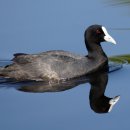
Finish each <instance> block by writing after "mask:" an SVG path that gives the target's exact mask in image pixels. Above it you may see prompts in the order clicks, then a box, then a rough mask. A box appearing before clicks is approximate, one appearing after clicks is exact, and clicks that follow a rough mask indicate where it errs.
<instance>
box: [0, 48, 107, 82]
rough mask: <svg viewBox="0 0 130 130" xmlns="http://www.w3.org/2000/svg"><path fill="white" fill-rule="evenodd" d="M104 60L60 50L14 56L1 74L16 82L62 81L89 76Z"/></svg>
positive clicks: (103, 58)
mask: <svg viewBox="0 0 130 130" xmlns="http://www.w3.org/2000/svg"><path fill="white" fill-rule="evenodd" d="M95 58H96V57H95ZM106 60H107V59H106V58H105V57H101V58H100V59H98V58H97V59H96V60H93V59H91V58H88V57H85V56H81V55H77V54H74V53H71V52H67V51H62V50H55V51H47V52H43V53H39V54H15V57H14V58H13V64H12V65H10V66H7V67H5V68H4V69H3V72H2V70H1V72H2V74H3V75H5V76H6V75H7V77H10V78H15V79H17V80H36V81H43V80H62V79H63V80H64V79H70V78H74V77H79V76H81V75H85V74H89V73H91V72H92V71H94V70H95V69H96V68H98V67H100V66H102V65H103V63H105V62H106ZM94 64H95V65H94ZM41 68H42V69H41Z"/></svg>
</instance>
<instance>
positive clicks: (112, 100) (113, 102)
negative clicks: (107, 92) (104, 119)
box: [108, 96, 120, 112]
mask: <svg viewBox="0 0 130 130" xmlns="http://www.w3.org/2000/svg"><path fill="white" fill-rule="evenodd" d="M119 99H120V96H116V97H114V98H112V99H111V100H110V101H109V104H110V105H111V106H110V108H109V110H108V112H110V111H111V110H112V108H113V106H114V105H115V104H116V103H117V102H118V101H119Z"/></svg>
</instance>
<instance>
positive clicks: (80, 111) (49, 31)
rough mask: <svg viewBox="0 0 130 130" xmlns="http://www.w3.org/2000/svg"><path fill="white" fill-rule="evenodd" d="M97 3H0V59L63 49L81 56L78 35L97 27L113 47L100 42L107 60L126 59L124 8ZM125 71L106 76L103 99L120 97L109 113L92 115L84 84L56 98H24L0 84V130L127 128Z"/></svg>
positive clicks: (129, 106)
mask: <svg viewBox="0 0 130 130" xmlns="http://www.w3.org/2000/svg"><path fill="white" fill-rule="evenodd" d="M107 2H108V1H107V0H106V2H105V1H103V0H97V1H94V0H91V1H89V2H88V1H86V0H80V1H74V0H71V1H69V0H66V1H64V0H55V1H51V0H38V1H33V0H23V1H18V0H12V1H9V0H7V1H4V0H1V1H0V17H1V20H0V43H1V44H0V45H1V47H0V59H10V58H12V54H13V53H16V52H24V53H37V52H41V51H46V50H54V49H60V50H68V51H71V52H75V53H79V54H83V55H86V53H87V52H86V48H85V46H84V38H83V33H84V30H85V28H86V27H88V26H89V25H91V24H95V23H97V24H102V25H104V26H106V28H108V29H109V30H108V31H109V33H110V34H111V35H112V36H113V37H114V38H115V39H116V41H117V43H118V44H117V45H116V46H114V45H112V44H110V43H103V44H102V45H103V48H104V50H105V52H106V53H107V55H108V56H111V55H120V54H129V53H130V44H129V43H130V38H129V30H115V29H114V28H129V27H130V23H129V21H130V15H129V7H128V6H110V5H109V4H107ZM129 77H130V66H129V65H124V67H123V69H121V70H119V71H116V72H113V73H111V74H109V82H108V85H107V89H106V91H105V95H107V96H110V97H114V96H116V95H121V99H120V101H119V102H118V103H117V104H116V105H115V107H114V108H113V110H112V112H111V113H108V114H96V113H94V112H93V111H92V110H91V108H90V106H89V98H88V97H89V90H90V85H89V84H82V85H80V86H78V87H75V88H73V89H70V90H67V91H64V92H56V93H27V92H21V91H18V90H16V89H15V88H14V87H10V86H8V87H7V86H3V85H1V89H0V104H1V105H0V130H23V129H24V130H28V129H31V130H36V129H38V130H60V129H62V130H72V129H74V130H79V129H80V130H86V129H89V130H94V129H100V130H104V129H111V130H114V129H118V130H122V129H130V123H129V120H130V116H129V113H130V103H129V100H130V94H129V92H130V86H129V84H130V80H129Z"/></svg>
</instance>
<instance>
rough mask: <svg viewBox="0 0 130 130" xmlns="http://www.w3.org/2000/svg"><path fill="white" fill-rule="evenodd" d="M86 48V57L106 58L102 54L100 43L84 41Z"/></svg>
mask: <svg viewBox="0 0 130 130" xmlns="http://www.w3.org/2000/svg"><path fill="white" fill-rule="evenodd" d="M85 44H86V48H87V50H88V57H90V58H95V59H100V58H106V59H107V56H106V54H105V53H104V51H103V49H102V47H101V45H100V43H92V42H90V41H87V40H85Z"/></svg>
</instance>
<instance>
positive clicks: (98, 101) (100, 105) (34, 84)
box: [1, 64, 122, 113]
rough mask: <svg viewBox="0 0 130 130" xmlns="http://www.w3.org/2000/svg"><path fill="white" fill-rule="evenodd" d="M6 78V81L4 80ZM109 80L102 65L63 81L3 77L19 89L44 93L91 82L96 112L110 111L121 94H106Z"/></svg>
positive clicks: (92, 106) (91, 92)
mask: <svg viewBox="0 0 130 130" xmlns="http://www.w3.org/2000/svg"><path fill="white" fill-rule="evenodd" d="M121 67H122V66H121V65H118V64H117V65H115V64H114V65H111V66H110V65H109V71H115V70H118V69H120V68H121ZM4 80H6V81H4ZM107 82H108V67H107V66H105V67H102V69H99V70H97V71H96V72H94V73H92V74H89V75H84V76H81V77H78V78H73V79H68V80H62V81H57V82H56V81H50V82H42V81H24V82H16V81H13V80H12V79H8V81H7V79H3V80H2V79H1V84H4V85H7V86H10V87H11V86H13V87H14V88H16V89H17V90H19V91H23V92H33V93H44V92H60V91H65V90H68V89H72V88H74V87H76V86H78V85H80V84H84V83H89V84H90V85H91V89H90V92H89V101H90V107H91V109H92V110H93V111H94V112H96V113H107V112H110V111H111V110H112V108H113V106H114V105H115V104H116V102H117V101H118V100H119V98H120V96H115V97H114V98H110V97H107V96H105V95H104V93H105V90H106V87H107Z"/></svg>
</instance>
